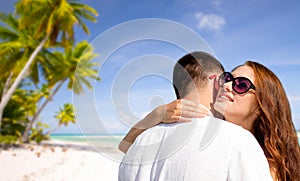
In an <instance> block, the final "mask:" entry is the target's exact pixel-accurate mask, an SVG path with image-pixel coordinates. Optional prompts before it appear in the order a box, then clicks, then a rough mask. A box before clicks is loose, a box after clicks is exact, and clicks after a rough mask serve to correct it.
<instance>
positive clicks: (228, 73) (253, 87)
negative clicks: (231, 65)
mask: <svg viewBox="0 0 300 181" xmlns="http://www.w3.org/2000/svg"><path fill="white" fill-rule="evenodd" d="M225 75H229V78H230V80H226V79H225ZM227 77H228V76H227ZM222 79H223V80H222ZM241 79H242V80H246V81H248V82H249V83H250V86H249V87H248V88H247V89H246V90H245V91H243V92H240V91H237V90H236V86H237V85H236V80H241ZM220 81H223V83H221V82H220ZM231 81H232V90H234V92H236V93H238V94H244V93H246V92H248V91H249V90H250V89H253V90H255V89H256V88H255V86H254V84H253V83H252V82H251V80H249V79H248V78H247V77H233V75H232V74H231V73H230V72H223V73H222V74H221V75H220V77H219V80H218V84H219V86H220V87H223V86H224V84H225V83H228V82H231Z"/></svg>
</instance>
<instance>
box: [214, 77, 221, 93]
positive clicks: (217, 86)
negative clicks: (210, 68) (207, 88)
mask: <svg viewBox="0 0 300 181" xmlns="http://www.w3.org/2000/svg"><path fill="white" fill-rule="evenodd" d="M218 81H219V76H218V75H217V76H215V79H214V88H215V90H216V91H217V92H218V91H219V88H220V86H219V82H218Z"/></svg>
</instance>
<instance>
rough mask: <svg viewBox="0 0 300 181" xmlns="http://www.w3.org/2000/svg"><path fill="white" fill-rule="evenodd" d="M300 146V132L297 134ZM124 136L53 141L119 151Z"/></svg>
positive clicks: (71, 136)
mask: <svg viewBox="0 0 300 181" xmlns="http://www.w3.org/2000/svg"><path fill="white" fill-rule="evenodd" d="M297 135H298V141H299V144H300V132H299V131H298V132H297ZM124 136H125V135H124V134H116V135H82V134H52V135H51V136H50V138H51V139H53V140H57V141H66V142H74V143H87V144H89V145H91V146H92V147H95V148H99V149H114V150H117V149H118V144H119V142H120V141H121V140H122V139H123V137H124Z"/></svg>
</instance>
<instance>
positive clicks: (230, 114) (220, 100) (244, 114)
mask: <svg viewBox="0 0 300 181" xmlns="http://www.w3.org/2000/svg"><path fill="white" fill-rule="evenodd" d="M232 75H233V77H246V78H248V79H249V80H250V81H251V82H252V83H253V84H254V83H255V76H254V72H253V70H252V68H250V67H249V66H246V65H243V66H240V67H238V68H236V69H235V70H234V71H233V72H232ZM254 85H255V84H254ZM214 108H215V110H216V111H218V112H219V113H221V114H223V116H224V117H225V120H227V121H229V122H232V123H234V124H237V125H240V126H242V127H243V128H245V129H247V130H249V131H252V128H253V123H254V120H255V119H256V118H257V116H258V114H259V111H258V110H259V109H258V103H257V101H256V98H255V90H253V89H250V90H249V91H247V92H245V93H243V94H238V93H236V92H235V91H234V90H233V89H232V81H230V82H226V83H224V85H223V87H220V88H219V91H218V95H217V97H216V101H215V104H214Z"/></svg>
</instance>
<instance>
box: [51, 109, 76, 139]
mask: <svg viewBox="0 0 300 181" xmlns="http://www.w3.org/2000/svg"><path fill="white" fill-rule="evenodd" d="M55 118H56V120H58V126H57V127H56V128H54V129H53V130H50V131H48V132H47V133H45V135H49V134H51V133H53V132H54V131H56V130H57V129H58V128H60V127H61V126H62V125H64V126H68V124H69V123H75V122H76V120H75V112H74V107H73V105H72V104H70V103H67V104H64V106H63V108H59V112H57V113H56V115H55Z"/></svg>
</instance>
